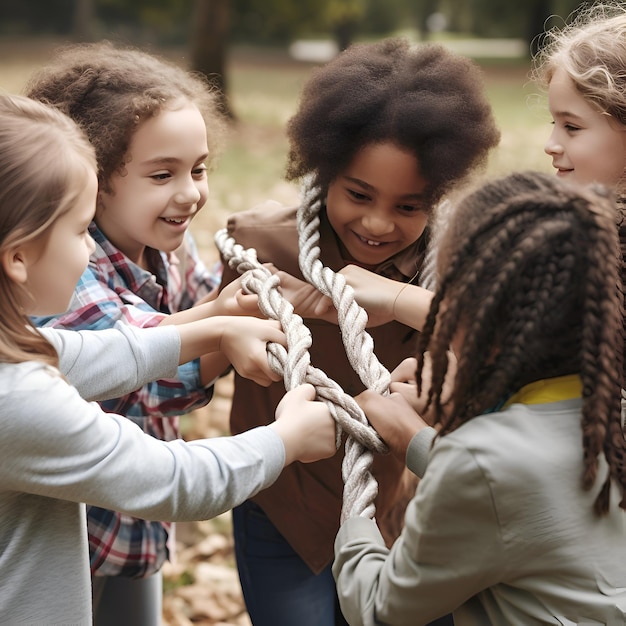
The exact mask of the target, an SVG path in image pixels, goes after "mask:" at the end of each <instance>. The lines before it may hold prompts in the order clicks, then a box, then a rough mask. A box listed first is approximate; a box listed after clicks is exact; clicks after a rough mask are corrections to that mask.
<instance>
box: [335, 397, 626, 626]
mask: <svg viewBox="0 0 626 626" xmlns="http://www.w3.org/2000/svg"><path fill="white" fill-rule="evenodd" d="M580 408H581V402H580V400H579V399H573V400H562V401H559V402H552V403H547V404H536V405H530V406H526V405H522V404H513V405H511V406H510V407H509V408H508V409H506V410H504V411H502V412H500V413H493V414H488V415H482V416H480V417H476V418H474V419H472V420H470V421H469V422H467V423H466V424H464V425H463V426H461V427H460V428H459V429H457V430H456V431H454V432H452V433H450V434H448V435H446V436H445V437H442V438H441V439H440V440H437V441H436V443H435V445H434V447H433V448H432V450H431V451H429V446H428V443H427V439H428V437H429V435H432V432H433V431H432V429H426V430H425V431H422V432H421V433H420V435H418V436H416V438H414V441H413V442H412V446H411V448H409V453H408V455H407V459H408V463H409V464H410V466H411V467H413V468H416V467H417V466H421V467H422V468H423V467H424V466H425V465H426V462H427V467H426V471H425V473H424V475H423V478H422V480H421V481H420V483H419V486H418V488H417V492H416V495H415V497H414V499H413V500H412V502H411V503H410V504H409V506H408V508H407V513H406V518H405V526H404V530H403V531H402V535H401V537H400V539H398V541H397V542H396V543H395V544H394V546H393V547H392V549H391V550H388V549H387V548H386V547H385V545H384V543H383V541H382V539H381V536H380V533H379V532H378V529H377V528H376V525H375V524H374V523H373V522H372V521H370V520H367V519H364V518H352V519H349V520H348V521H347V522H346V523H345V524H343V526H342V527H341V530H340V532H339V534H338V536H337V540H336V543H335V554H336V560H335V563H334V566H333V573H334V575H335V578H336V579H337V590H338V593H339V598H340V602H341V608H342V611H343V613H344V615H345V616H346V619H347V620H348V622H349V623H350V624H351V626H356V625H358V624H366V625H368V626H369V625H374V624H393V625H394V626H400V625H407V626H408V625H410V626H418V625H419V624H426V623H428V622H430V621H431V620H433V619H434V618H436V617H439V616H442V615H445V614H447V613H450V612H453V613H454V623H455V626H489V625H496V626H533V625H535V624H566V625H568V626H572V625H574V624H585V625H587V626H589V625H593V624H607V625H609V626H624V624H626V512H624V511H623V510H622V509H619V508H618V503H619V501H620V496H619V494H618V493H616V492H617V489H615V491H616V492H615V493H612V494H611V510H610V513H609V515H608V516H606V517H602V518H598V517H596V516H595V515H594V513H593V510H592V507H593V501H594V500H595V497H596V495H597V493H598V491H599V488H600V485H601V484H602V483H603V482H604V479H605V477H606V471H607V468H606V465H605V464H604V465H601V467H600V472H599V476H598V482H597V485H596V488H595V489H594V490H593V491H591V492H589V491H584V490H583V489H582V487H581V477H582V454H583V453H582V433H581V428H580ZM420 443H421V444H422V445H421V446H420V445H419V444H420ZM424 444H425V445H424ZM424 454H426V455H428V459H424Z"/></svg>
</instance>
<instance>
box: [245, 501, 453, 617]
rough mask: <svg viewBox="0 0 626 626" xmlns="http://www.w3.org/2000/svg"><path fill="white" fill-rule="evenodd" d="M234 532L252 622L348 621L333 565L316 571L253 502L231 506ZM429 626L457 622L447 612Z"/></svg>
mask: <svg viewBox="0 0 626 626" xmlns="http://www.w3.org/2000/svg"><path fill="white" fill-rule="evenodd" d="M233 534H234V538H235V557H236V559H237V568H238V569H239V580H240V581H241V588H242V589H243V596H244V600H245V602H246V607H247V609H248V614H249V615H250V619H251V621H252V624H253V626H348V623H347V622H346V620H345V618H344V617H343V615H342V614H341V611H340V609H339V601H338V599H337V592H336V589H335V580H334V578H333V574H332V571H331V565H328V567H326V568H325V569H324V570H323V571H322V572H320V573H319V574H317V575H316V574H314V573H313V572H312V571H311V570H310V569H309V568H308V566H307V565H306V563H305V562H304V561H303V560H302V559H301V558H300V557H299V556H298V554H297V553H296V552H295V551H294V550H293V548H292V547H291V546H290V545H289V544H288V543H287V541H286V540H285V538H284V537H283V536H282V535H281V534H280V533H279V532H278V530H276V527H275V526H274V525H273V524H272V522H270V520H269V519H268V517H267V515H265V513H264V512H263V510H262V509H261V508H260V507H259V506H258V505H256V504H255V503H254V502H252V501H250V500H248V501H247V502H244V503H243V504H242V505H240V506H238V507H235V508H234V509H233ZM428 626H454V621H453V619H452V616H451V615H446V616H444V617H440V618H439V619H436V620H435V621H433V622H430V624H428Z"/></svg>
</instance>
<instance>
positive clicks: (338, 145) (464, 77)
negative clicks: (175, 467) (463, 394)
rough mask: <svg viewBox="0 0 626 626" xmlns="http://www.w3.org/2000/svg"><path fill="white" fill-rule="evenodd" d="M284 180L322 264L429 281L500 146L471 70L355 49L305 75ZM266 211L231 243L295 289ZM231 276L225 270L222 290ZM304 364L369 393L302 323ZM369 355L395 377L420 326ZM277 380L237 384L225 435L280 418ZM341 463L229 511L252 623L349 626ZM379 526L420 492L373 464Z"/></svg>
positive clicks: (382, 335) (452, 61)
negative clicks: (469, 194) (305, 212)
mask: <svg viewBox="0 0 626 626" xmlns="http://www.w3.org/2000/svg"><path fill="white" fill-rule="evenodd" d="M287 134H288V138H289V141H290V150H289V155H288V163H287V170H286V177H287V179H288V180H290V181H300V182H302V183H303V184H305V185H304V186H306V187H307V190H306V193H305V194H304V196H303V197H304V200H303V202H304V203H311V204H312V203H319V204H321V210H320V212H319V218H320V226H319V237H320V239H319V247H320V259H321V261H322V263H323V264H324V265H325V266H327V267H330V268H331V269H332V270H334V271H339V270H341V269H342V268H343V267H345V266H346V265H348V264H357V265H360V266H362V267H365V268H367V269H370V270H372V271H374V272H376V273H377V274H381V275H384V276H386V277H388V278H392V279H394V280H397V281H401V282H403V283H420V284H423V281H424V279H425V277H424V276H423V266H424V259H425V256H426V251H427V248H428V244H429V239H430V228H429V222H430V220H431V217H432V215H433V212H434V208H435V207H436V206H437V205H438V204H439V203H440V202H441V201H442V200H443V199H444V198H445V196H446V194H448V193H449V192H450V191H452V190H453V189H454V188H456V187H457V186H458V185H460V184H461V183H462V182H465V181H466V179H467V178H468V177H469V176H470V174H472V173H473V172H475V171H476V170H477V169H478V168H479V167H480V166H482V165H484V164H485V163H486V160H487V157H488V154H489V151H490V150H491V149H492V148H493V147H495V146H496V145H497V143H498V141H499V131H498V130H497V128H496V125H495V122H494V118H493V114H492V110H491V107H490V105H489V102H488V101H487V99H486V96H485V94H484V86H483V80H482V75H481V72H480V70H479V69H478V67H477V66H476V65H475V64H474V63H473V62H471V61H470V60H469V59H466V58H464V57H462V56H459V55H457V54H454V53H452V52H450V51H448V50H447V49H446V48H444V47H443V46H440V45H435V44H423V45H411V44H410V43H409V42H408V41H406V40H403V39H387V40H383V41H380V42H377V43H369V44H357V45H354V46H352V47H350V48H348V49H347V50H346V51H344V52H342V53H341V54H340V55H339V56H338V57H336V58H335V59H334V60H332V61H331V62H329V63H327V64H326V65H324V66H321V67H319V68H316V69H315V70H313V72H312V74H311V76H310V79H309V80H308V82H307V83H306V85H305V86H304V89H303V91H302V94H301V98H300V104H299V108H298V110H297V112H296V113H295V115H294V116H293V117H292V118H291V120H290V121H289V123H288V127H287ZM302 208H306V207H305V206H303V207H300V208H298V207H283V206H280V205H278V204H277V203H275V202H268V203H265V204H263V205H261V206H259V207H256V208H253V209H251V210H248V211H244V212H241V213H238V214H235V215H233V216H231V217H230V219H229V221H228V227H227V231H228V234H229V235H230V236H231V237H233V238H234V239H235V241H236V242H237V243H238V244H240V245H242V246H243V247H245V248H250V247H251V248H254V249H255V250H256V252H257V256H258V259H259V261H261V262H270V263H272V264H273V265H274V266H275V267H276V268H278V270H281V271H282V272H285V273H287V274H290V275H292V276H295V277H297V278H299V279H302V278H303V274H302V272H301V270H300V267H299V263H298V253H299V246H298V229H297V214H298V211H299V210H301V209H302ZM236 277H237V273H236V271H235V270H234V269H232V268H229V267H228V266H227V264H226V263H225V268H224V277H223V282H222V286H225V285H227V284H228V283H229V282H231V281H232V280H234V279H235V278H236ZM306 324H307V326H308V327H309V329H310V331H311V334H312V339H313V345H312V347H311V349H310V350H309V352H310V356H311V363H312V364H313V365H314V366H315V367H318V368H320V369H322V370H323V371H324V372H325V373H326V374H327V375H328V376H329V377H330V378H331V379H333V380H335V381H336V382H337V383H338V384H339V385H341V387H343V389H344V390H345V392H346V393H348V394H350V395H356V394H358V393H359V392H361V391H363V389H364V387H363V383H362V382H361V381H360V379H359V378H358V376H357V374H356V373H355V372H354V371H353V369H352V367H351V366H350V364H349V362H348V359H347V357H346V354H345V349H344V346H343V343H342V339H341V334H340V330H339V328H338V326H337V325H336V324H333V323H331V322H329V321H324V320H322V319H307V320H306ZM371 334H372V338H373V340H374V345H375V347H376V356H377V357H378V359H379V360H380V361H381V363H382V364H383V365H384V366H385V367H386V368H388V369H389V370H392V369H394V368H395V367H396V366H397V365H398V364H399V363H400V362H401V361H402V360H403V359H405V358H406V357H408V356H412V355H413V354H414V353H415V347H416V344H415V340H416V336H417V333H416V331H415V330H414V329H412V328H410V327H408V326H406V325H403V324H400V323H398V322H396V321H391V322H389V323H386V324H382V325H380V326H377V327H375V328H372V329H371ZM283 395H284V385H283V384H282V383H277V384H272V385H270V386H269V387H266V388H262V387H260V386H258V385H255V384H250V383H249V382H247V381H246V380H244V379H243V378H241V377H239V376H236V377H235V389H234V395H233V403H232V409H231V416H230V420H231V421H230V424H231V430H232V432H233V433H238V432H243V431H246V430H249V429H250V428H253V427H255V426H258V425H261V424H267V423H269V422H271V421H272V420H273V419H274V409H275V407H276V405H277V404H278V402H279V400H280V398H281V397H282V396H283ZM342 457H343V454H342V453H338V454H337V455H335V456H334V457H333V458H332V459H328V460H326V461H324V462H320V463H315V464H313V465H309V466H306V467H305V466H304V465H302V464H295V465H294V466H291V468H288V470H287V471H285V472H283V474H282V475H281V477H280V479H279V480H278V481H277V482H276V483H275V485H273V486H272V487H271V488H269V489H267V490H265V491H264V492H263V493H261V494H258V495H257V496H256V497H255V498H254V499H252V500H249V501H247V502H245V503H244V504H243V505H242V506H240V507H237V508H236V509H235V510H234V513H233V523H234V535H235V549H236V556H237V565H238V568H239V576H240V579H241V583H242V587H243V593H244V598H245V601H246V606H247V609H248V612H249V614H250V617H251V619H252V622H253V623H254V624H255V626H293V625H294V624H298V625H299V626H332V625H334V624H345V623H346V622H345V620H344V618H343V616H342V615H341V612H340V610H339V608H338V604H337V596H336V589H335V583H334V580H333V576H332V572H331V565H332V561H333V541H334V538H335V535H336V534H337V531H338V529H339V520H340V509H341V505H342V493H343V481H342V476H341V463H342ZM372 473H373V474H374V476H375V478H376V479H377V480H378V483H379V495H378V497H377V498H376V502H375V505H376V511H377V519H378V521H379V523H380V525H381V528H382V530H383V532H384V533H385V536H386V539H387V541H388V542H389V543H391V542H392V541H393V540H394V539H395V538H396V537H397V535H398V533H399V531H400V527H401V519H402V518H401V515H402V512H403V511H404V507H405V506H406V503H407V501H408V499H409V498H410V496H411V495H412V492H413V490H414V483H413V482H412V481H409V483H410V484H409V485H407V484H406V482H405V479H406V476H407V473H405V468H404V463H402V462H401V461H399V460H398V459H395V458H394V457H393V456H391V455H387V456H379V457H377V458H376V459H375V460H374V464H373V467H372Z"/></svg>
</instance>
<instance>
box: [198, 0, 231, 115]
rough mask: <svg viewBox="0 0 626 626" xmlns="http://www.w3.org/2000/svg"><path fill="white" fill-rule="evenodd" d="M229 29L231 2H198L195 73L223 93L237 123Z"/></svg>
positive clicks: (222, 100) (222, 98)
mask: <svg viewBox="0 0 626 626" xmlns="http://www.w3.org/2000/svg"><path fill="white" fill-rule="evenodd" d="M229 28H230V0H194V10H193V24H192V30H191V69H192V70H194V71H197V72H201V73H202V74H204V75H205V76H206V77H207V79H208V80H209V82H210V83H211V84H212V85H214V86H215V87H216V88H217V89H219V93H220V96H219V100H220V105H221V108H222V111H223V112H224V114H225V115H226V116H227V117H229V118H231V119H234V117H235V115H234V113H233V111H232V109H231V107H230V104H229V102H228V90H227V86H228V85H227V79H226V50H227V47H228V34H229Z"/></svg>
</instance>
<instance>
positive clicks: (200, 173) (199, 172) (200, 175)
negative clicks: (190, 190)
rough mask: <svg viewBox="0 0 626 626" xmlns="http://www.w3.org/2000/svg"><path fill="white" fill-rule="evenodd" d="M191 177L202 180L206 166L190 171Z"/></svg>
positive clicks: (199, 166)
mask: <svg viewBox="0 0 626 626" xmlns="http://www.w3.org/2000/svg"><path fill="white" fill-rule="evenodd" d="M191 174H192V176H195V177H196V178H203V177H204V176H205V175H206V165H204V164H202V165H198V166H197V167H194V168H193V169H192V170H191Z"/></svg>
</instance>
